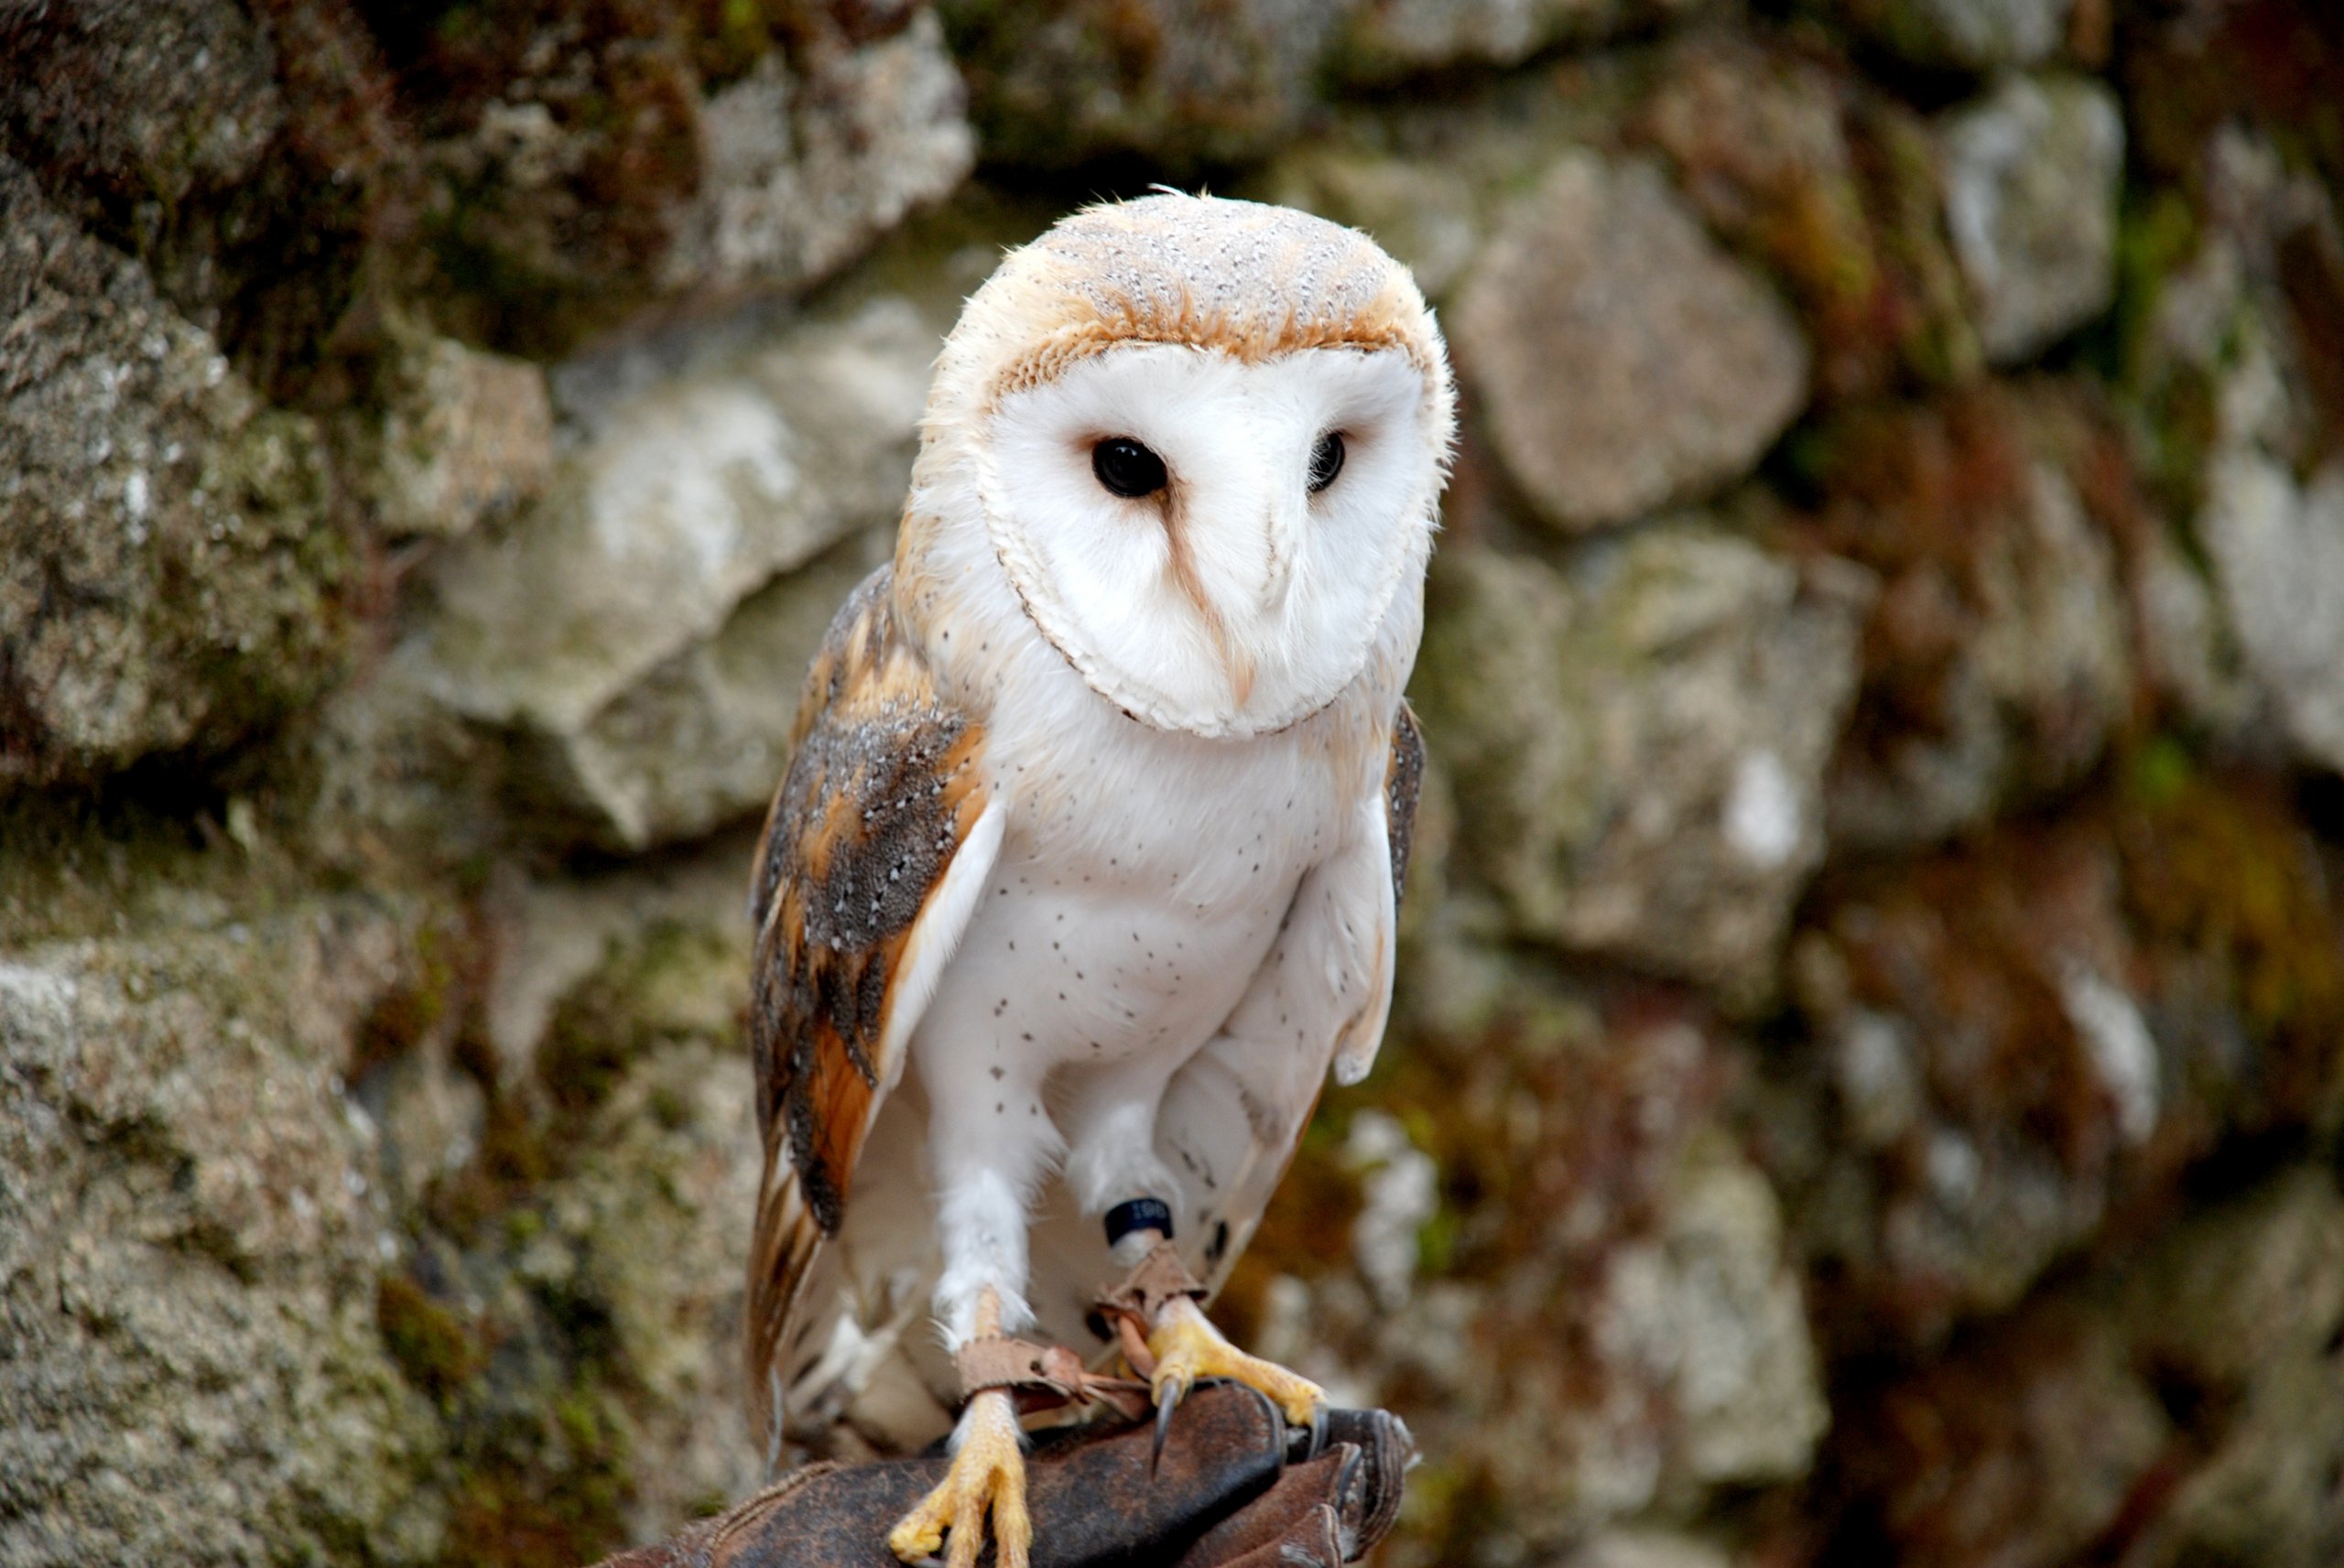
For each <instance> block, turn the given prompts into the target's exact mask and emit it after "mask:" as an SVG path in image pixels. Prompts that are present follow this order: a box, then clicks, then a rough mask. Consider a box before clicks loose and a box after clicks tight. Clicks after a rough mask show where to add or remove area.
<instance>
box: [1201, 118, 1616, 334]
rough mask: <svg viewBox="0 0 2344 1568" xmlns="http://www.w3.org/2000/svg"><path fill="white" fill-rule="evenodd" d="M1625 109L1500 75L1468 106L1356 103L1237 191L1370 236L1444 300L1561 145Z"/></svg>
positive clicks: (1595, 132) (1602, 126) (1600, 131)
mask: <svg viewBox="0 0 2344 1568" xmlns="http://www.w3.org/2000/svg"><path fill="white" fill-rule="evenodd" d="M1619 112H1620V105H1619V104H1618V103H1615V102H1613V101H1612V99H1611V98H1610V97H1607V96H1603V95H1599V94H1597V93H1594V92H1590V93H1588V94H1585V95H1578V94H1570V95H1566V94H1562V93H1557V92H1554V91H1553V90H1552V88H1551V86H1550V85H1549V84H1547V83H1546V82H1545V81H1540V80H1538V79H1537V78H1536V76H1535V75H1534V76H1525V77H1505V78H1500V79H1498V80H1497V81H1493V82H1491V83H1488V84H1486V85H1484V86H1483V87H1482V88H1481V90H1480V91H1479V92H1477V93H1476V94H1475V95H1474V96H1473V97H1471V98H1469V99H1467V100H1465V101H1464V102H1461V103H1460V102H1456V101H1453V100H1449V99H1446V98H1440V99H1435V98H1430V97H1427V96H1417V97H1413V98H1410V99H1407V100H1405V101H1404V102H1399V103H1393V104H1391V105H1390V106H1389V107H1388V108H1384V109H1382V110H1381V111H1380V112H1379V113H1376V114H1365V113H1362V112H1360V111H1358V110H1349V111H1345V112H1343V113H1341V114H1338V115H1337V116H1336V117H1335V118H1334V120H1333V121H1332V122H1331V123H1330V124H1329V125H1328V126H1327V127H1326V128H1325V130H1324V131H1323V132H1322V133H1321V134H1319V135H1312V136H1309V137H1308V138H1306V139H1304V140H1301V141H1298V142H1296V143H1294V144H1293V145H1291V146H1286V147H1284V148H1282V149H1281V150H1280V152H1279V153H1278V156H1276V157H1275V158H1273V159H1272V160H1270V162H1269V163H1268V164H1267V165H1266V166H1264V168H1263V169H1262V170H1261V172H1260V173H1259V174H1258V175H1256V176H1254V177H1253V178H1251V179H1250V180H1249V181H1247V182H1246V183H1245V184H1243V186H1242V187H1241V188H1240V189H1239V191H1238V192H1237V193H1238V194H1240V195H1244V196H1248V197H1252V198H1253V199H1255V200H1263V201H1272V202H1276V203H1278V204H1279V205H1282V206H1287V207H1299V208H1301V209H1303V210H1304V211H1310V212H1316V213H1318V214H1319V216H1320V217H1322V218H1328V219H1330V220H1332V221H1333V222H1338V223H1345V224H1349V225H1350V226H1351V227H1353V228H1356V229H1360V230H1362V231H1364V232H1367V233H1369V234H1371V235H1373V237H1374V239H1375V242H1376V243H1378V244H1380V245H1382V246H1383V247H1384V249H1385V250H1387V251H1389V252H1390V253H1391V254H1393V255H1394V257H1396V258H1398V259H1399V260H1400V261H1402V262H1404V263H1405V264H1406V265H1407V267H1408V269H1409V270H1410V271H1411V272H1412V273H1414V274H1415V275H1416V286H1417V287H1420V288H1422V289H1423V290H1424V291H1425V295H1426V297H1427V298H1429V299H1432V300H1435V301H1437V302H1444V303H1445V302H1446V301H1448V300H1449V298H1450V297H1452V296H1453V295H1454V293H1455V292H1456V290H1457V288H1458V287H1459V285H1460V284H1461V283H1462V282H1463V280H1464V279H1465V277H1466V276H1468V275H1469V274H1470V270H1471V267H1472V264H1473V260H1474V258H1475V257H1476V256H1477V255H1479V254H1481V250H1482V247H1483V246H1484V245H1486V244H1487V243H1488V242H1489V239H1490V236H1491V235H1492V233H1493V232H1495V231H1496V230H1497V228H1498V226H1499V224H1500V223H1501V222H1503V220H1504V219H1505V218H1506V216H1507V215H1508V214H1509V213H1510V211H1512V209H1513V207H1514V204H1515V202H1516V201H1517V200H1519V199H1520V197H1521V195H1522V193H1523V191H1525V189H1533V188H1535V187H1536V185H1537V183H1538V180H1539V178H1540V177H1541V176H1543V175H1544V174H1546V171H1547V170H1548V168H1550V167H1551V166H1552V165H1553V163H1554V159H1555V149H1556V148H1557V146H1572V145H1575V144H1580V143H1586V142H1590V141H1594V140H1597V139H1599V138H1601V137H1602V136H1604V135H1607V134H1608V132H1609V128H1610V127H1611V126H1612V124H1616V122H1617V115H1618V114H1619Z"/></svg>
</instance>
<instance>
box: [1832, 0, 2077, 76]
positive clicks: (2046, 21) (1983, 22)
mask: <svg viewBox="0 0 2344 1568" xmlns="http://www.w3.org/2000/svg"><path fill="white" fill-rule="evenodd" d="M1838 9H1839V11H1840V13H1841V14H1842V15H1844V16H1846V17H1847V18H1848V19H1849V20H1850V21H1851V22H1853V23H1855V24H1856V26H1857V27H1860V28H1861V29H1862V30H1863V31H1864V32H1866V33H1868V34H1869V35H1871V36H1872V38H1875V39H1877V40H1878V41H1879V42H1881V43H1883V44H1884V45H1886V46H1887V47H1888V48H1889V49H1893V50H1894V51H1895V52H1896V53H1897V54H1899V55H1902V56H1903V57H1904V58H1905V59H1908V60H1912V61H1914V62H1915V63H1917V64H1921V65H1930V66H1956V67H1959V68H1961V69H1963V70H1992V69H1994V68H1996V67H2001V66H2026V65H2040V64H2042V63H2043V62H2044V61H2045V60H2047V59H2050V58H2051V57H2052V56H2053V55H2054V54H2056V53H2057V52H2058V51H2059V49H2060V48H2061V46H2063V45H2064V44H2065V43H2066V42H2067V24H2068V17H2069V16H2070V15H2071V14H2072V12H2073V11H2074V9H2075V0H1838Z"/></svg>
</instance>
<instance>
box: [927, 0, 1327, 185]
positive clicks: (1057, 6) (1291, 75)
mask: <svg viewBox="0 0 2344 1568" xmlns="http://www.w3.org/2000/svg"><path fill="white" fill-rule="evenodd" d="M1356 3H1357V0H1233V3H1232V4H1227V5H1214V6H1212V7H1210V8H1209V9H1204V10H1199V8H1197V7H1195V6H1192V5H1178V4H1175V3H1173V0H1134V3H1128V4H1127V3H1122V0H1075V3H1073V4H1064V3H1060V0H1006V3H1004V0H943V3H942V5H941V6H940V9H941V10H942V12H943V16H944V20H945V26H946V27H947V29H948V30H949V31H950V34H951V37H952V44H953V53H954V56H955V58H956V59H958V60H959V62H960V69H961V70H963V71H964V72H965V73H966V74H967V76H968V79H969V84H970V96H971V113H972V114H973V115H974V117H975V119H976V122H977V127H978V132H979V135H981V137H982V141H983V144H984V150H985V156H986V157H988V158H992V159H996V160H1000V161H1003V162H1007V163H1013V164H1024V165H1029V166H1034V167H1040V168H1065V167H1069V166H1071V165H1076V164H1080V163H1083V162H1085V161H1088V160H1091V159H1094V158H1097V157H1101V156H1102V155H1109V154H1114V153H1127V152H1144V153H1145V154H1146V156H1147V157H1149V158H1150V159H1151V160H1155V161H1159V162H1163V163H1167V164H1170V165H1171V166H1173V167H1175V168H1192V167H1194V166H1196V165H1198V164H1200V163H1222V162H1229V161H1232V160H1236V159H1242V158H1248V157H1259V156H1260V155H1261V154H1263V153H1264V152H1267V151H1270V150H1272V149H1273V148H1275V146H1276V145H1277V144H1278V142H1279V141H1280V139H1281V138H1283V137H1285V136H1286V135H1291V134H1292V132H1293V131H1294V129H1295V128H1296V126H1297V124H1299V123H1300V122H1301V120H1302V119H1303V117H1304V115H1305V114H1307V113H1308V110H1309V109H1310V107H1311V104H1312V101H1313V98H1314V95H1315V94H1314V89H1315V78H1316V76H1317V74H1318V71H1319V64H1320V61H1321V59H1323V58H1324V56H1325V54H1326V50H1327V46H1328V44H1329V40H1330V39H1331V38H1332V37H1333V36H1334V34H1335V31H1336V29H1337V28H1338V27H1340V25H1341V23H1342V20H1343V17H1344V16H1345V14H1346V13H1347V12H1348V11H1349V10H1350V9H1351V6H1352V5H1355V4H1356Z"/></svg>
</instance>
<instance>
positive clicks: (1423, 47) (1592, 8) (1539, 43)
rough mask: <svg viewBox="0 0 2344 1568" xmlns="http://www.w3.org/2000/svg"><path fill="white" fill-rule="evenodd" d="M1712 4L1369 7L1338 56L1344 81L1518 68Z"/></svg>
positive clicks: (1378, 2) (1401, 1)
mask: <svg viewBox="0 0 2344 1568" xmlns="http://www.w3.org/2000/svg"><path fill="white" fill-rule="evenodd" d="M1705 3H1706V0H1366V4H1364V5H1362V6H1361V7H1360V9H1359V12H1358V14H1357V15H1356V16H1353V17H1352V18H1351V26H1350V27H1349V29H1348V31H1347V32H1346V33H1345V35H1344V38H1343V42H1342V53H1341V56H1340V59H1341V62H1342V66H1343V69H1344V70H1345V72H1346V74H1348V75H1350V76H1351V77H1353V78H1356V79H1360V80H1364V81H1385V80H1389V79H1392V78H1395V77H1402V76H1407V75H1411V74H1415V73H1417V72H1421V71H1427V70H1442V69H1446V68H1452V67H1456V66H1460V65H1519V64H1521V63H1522V62H1523V61H1524V60H1525V59H1529V58H1530V57H1531V56H1532V55H1534V54H1536V53H1538V52H1539V51H1541V50H1543V49H1552V48H1554V47H1555V46H1556V45H1557V44H1561V43H1585V42H1590V41H1593V40H1594V39H1597V38H1604V37H1608V36H1609V35H1611V34H1613V33H1617V32H1620V31H1622V30H1623V29H1625V28H1628V27H1649V26H1652V25H1654V24H1655V23H1659V22H1666V21H1674V20H1676V19H1677V18H1679V17H1682V16H1689V15H1691V14H1692V13H1694V12H1696V11H1698V10H1699V9H1700V8H1701V6H1702V5H1704V4H1705Z"/></svg>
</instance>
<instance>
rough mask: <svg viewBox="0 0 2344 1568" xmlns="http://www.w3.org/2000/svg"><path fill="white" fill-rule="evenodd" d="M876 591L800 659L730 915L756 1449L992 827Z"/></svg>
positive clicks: (967, 747) (915, 661)
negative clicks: (774, 776)
mask: <svg viewBox="0 0 2344 1568" xmlns="http://www.w3.org/2000/svg"><path fill="white" fill-rule="evenodd" d="M892 582H893V576H892V571H891V568H887V567H881V568H879V569H878V570H877V571H875V572H874V573H873V574H872V575H871V576H870V577H868V578H866V579H864V580H863V584H862V586H861V587H859V588H858V589H855V591H854V593H853V595H852V597H851V598H850V599H849V600H847V602H846V605H845V607H844V608H843V609H841V611H839V614H838V618H837V619H836V620H835V621H833V622H831V624H830V632H829V633H828V634H827V635H826V636H825V637H824V639H823V642H822V647H821V650H820V652H819V653H818V654H816V655H815V658H814V665H813V668H812V669H811V671H809V672H808V676H807V679H806V687H805V694H804V696H803V697H802V698H801V699H800V704H799V708H798V723H797V730H796V734H795V736H794V739H793V743H792V748H791V755H790V762H789V771H788V773H787V775H786V776H785V777H784V778H783V780H782V784H781V789H780V791H779V793H778V794H776V795H775V797H774V803H773V809H772V812H771V813H770V814H769V815H768V816H767V817H766V820H765V837H764V838H763V840H762V841H761V842H760V843H759V845H758V848H757V861H756V881H755V884H754V889H753V891H752V893H751V897H750V914H751V918H752V919H753V920H754V922H755V924H756V928H757V941H756V953H755V958H754V975H753V988H754V989H753V994H752V1000H751V1007H750V1016H749V1047H750V1051H751V1053H752V1054H753V1056H754V1061H755V1065H756V1076H757V1128H758V1131H759V1132H760V1133H761V1134H762V1135H763V1137H764V1140H765V1175H764V1179H763V1181H762V1182H761V1183H760V1184H759V1189H758V1195H757V1221H756V1229H755V1232H754V1237H753V1239H752V1241H751V1245H750V1249H749V1301H748V1319H747V1324H746V1328H747V1351H748V1373H749V1389H750V1394H749V1397H750V1403H751V1406H752V1408H753V1410H754V1414H755V1416H756V1418H757V1422H758V1424H759V1426H760V1427H761V1428H762V1429H764V1430H765V1431H767V1432H768V1433H770V1432H771V1431H772V1425H771V1423H772V1422H774V1421H775V1420H776V1419H777V1415H778V1411H777V1389H776V1382H777V1379H778V1376H779V1374H778V1372H777V1371H776V1356H777V1354H778V1352H779V1350H780V1348H781V1345H782V1336H783V1334H784V1332H785V1331H786V1329H787V1326H788V1321H789V1314H790V1309H791V1307H792V1305H793V1304H794V1303H795V1302H796V1300H797V1297H798V1291H799V1289H800V1288H801V1287H802V1285H803V1284H804V1282H805V1279H806V1273H807V1270H808V1267H809V1266H810V1265H811V1263H812V1262H813V1260H814V1256H815V1252H816V1249H818V1248H819V1247H820V1245H821V1243H822V1242H823V1241H824V1240H825V1239H827V1238H830V1237H831V1236H834V1235H836V1234H837V1233H838V1228H839V1225H840V1222H841V1220H842V1219H843V1218H844V1217H845V1214H846V1202H847V1194H848V1190H849V1188H850V1187H851V1185H852V1182H853V1179H854V1167H855V1162H856V1160H857V1158H858V1157H859V1156H860V1155H861V1153H862V1152H863V1141H864V1139H865V1138H866V1137H867V1136H868V1135H869V1133H870V1130H871V1124H872V1121H873V1119H874V1118H875V1117H876V1116H877V1115H878V1113H879V1107H880V1104H881V1102H882V1101H883V1100H884V1098H885V1097H886V1095H887V1093H888V1092H889V1091H890V1090H891V1089H893V1088H894V1087H895V1083H896V1081H897V1080H898V1079H899V1078H900V1077H901V1076H903V1070H904V1058H905V1055H906V1048H907V1046H908V1044H909V1042H910V1040H911V1035H912V1031H913V1030H914V1029H915V1028H917V1025H918V1023H919V1019H920V1014H921V1013H922V1012H924V1011H926V1010H927V1007H928V1001H929V1000H930V999H932V998H933V997H934V996H935V994H936V986H937V981H938V979H939V978H940V976H941V975H942V973H943V970H944V966H945V965H946V964H947V963H949V962H950V959H951V957H952V952H953V949H954V948H955V947H957V946H959V945H960V937H961V935H962V933H963V932H964V931H965V930H966V929H967V927H968V924H969V917H970V916H971V914H972V913H974V911H975V909H976V905H977V901H978V895H979V894H980V893H981V892H982V889H983V886H984V880H985V876H986V874H987V873H988V872H989V871H991V870H992V868H993V859H994V857H995V855H996V854H997V853H998V852H999V850H1000V847H1001V835H1002V828H1003V825H1004V822H1005V821H1006V817H1005V816H1004V813H1003V812H1002V811H1001V810H1000V809H999V808H998V807H995V806H991V804H990V803H989V800H988V795H987V791H986V788H985V785H984V782H983V779H984V770H983V767H982V757H983V752H984V731H983V729H982V726H980V725H979V724H977V723H976V722H975V721H973V720H972V719H970V718H969V716H968V715H966V714H965V713H962V712H960V710H958V709H957V708H954V707H953V706H952V705H951V704H950V703H949V702H947V701H946V700H945V699H944V697H942V696H941V695H940V694H939V691H938V689H937V686H936V682H935V679H934V677H933V675H932V673H931V672H930V671H929V669H928V665H927V664H926V663H925V661H923V659H922V658H921V657H920V655H919V654H918V652H917V649H916V648H914V647H913V646H912V645H911V643H909V642H908V641H907V640H906V638H905V637H904V636H903V635H902V633H901V631H900V629H899V628H898V627H897V625H896V623H895V611H894V601H893V598H892V595H891V594H890V592H889V589H890V588H891V587H892Z"/></svg>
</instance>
